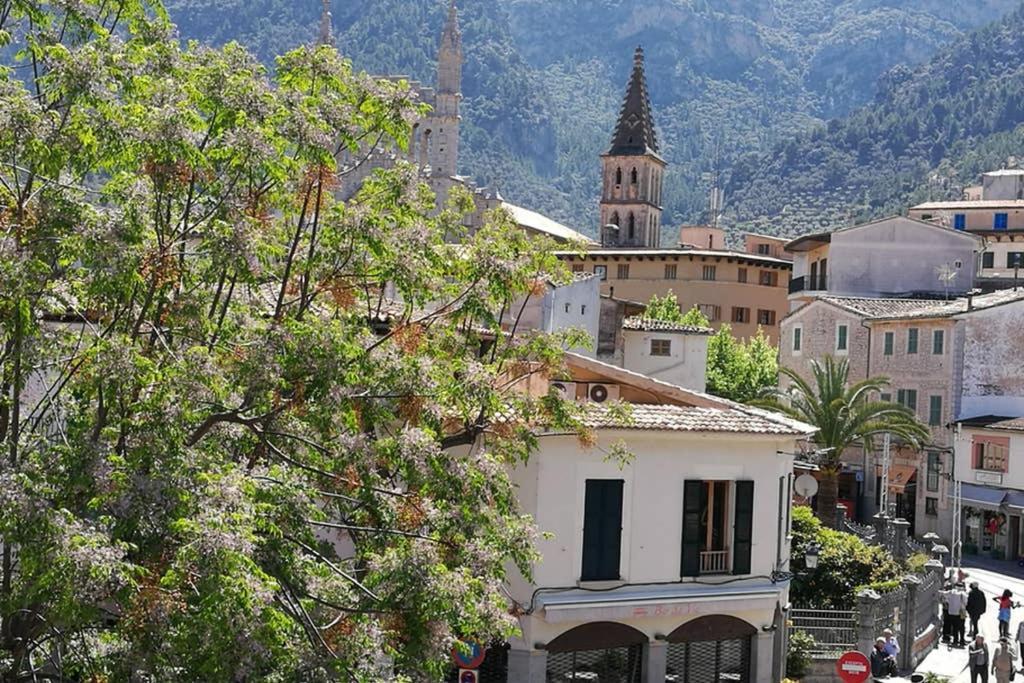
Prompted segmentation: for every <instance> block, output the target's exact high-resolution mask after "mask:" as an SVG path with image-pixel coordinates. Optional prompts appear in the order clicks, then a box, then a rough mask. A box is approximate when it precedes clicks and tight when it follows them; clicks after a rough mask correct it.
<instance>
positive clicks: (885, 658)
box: [868, 638, 896, 678]
mask: <svg viewBox="0 0 1024 683" xmlns="http://www.w3.org/2000/svg"><path fill="white" fill-rule="evenodd" d="M868 661H869V662H870V663H871V677H872V678H888V677H890V676H894V675H895V674H896V660H895V659H893V658H892V655H890V654H889V653H888V652H886V651H885V638H878V639H877V640H875V649H873V650H872V651H871V656H870V657H869V658H868Z"/></svg>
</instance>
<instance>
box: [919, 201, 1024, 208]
mask: <svg viewBox="0 0 1024 683" xmlns="http://www.w3.org/2000/svg"><path fill="white" fill-rule="evenodd" d="M1002 208H1007V209H1021V208H1024V199H965V200H963V201H958V202H957V201H954V202H925V203H924V204H918V205H917V206H912V207H910V210H911V211H942V210H946V211H953V210H956V209H1002Z"/></svg>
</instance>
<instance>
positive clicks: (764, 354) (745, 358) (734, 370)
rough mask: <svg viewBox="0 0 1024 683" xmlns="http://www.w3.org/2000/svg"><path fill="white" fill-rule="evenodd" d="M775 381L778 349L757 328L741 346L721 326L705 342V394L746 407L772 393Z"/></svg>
mask: <svg viewBox="0 0 1024 683" xmlns="http://www.w3.org/2000/svg"><path fill="white" fill-rule="evenodd" d="M778 378H779V362H778V348H777V347H774V346H772V344H771V342H770V341H769V340H768V337H767V336H765V334H764V330H762V329H761V328H758V330H757V334H756V335H755V336H754V337H752V338H751V339H750V340H749V341H747V342H746V343H744V342H741V341H739V340H737V339H736V338H735V337H733V336H732V328H731V327H730V326H729V325H722V326H721V327H720V328H719V330H718V332H716V333H715V334H714V335H713V336H712V337H711V339H709V340H708V371H707V382H708V392H710V393H712V394H715V395H716V396H721V397H723V398H728V399H732V400H734V401H739V402H741V403H749V402H751V401H754V400H756V399H759V398H761V397H763V396H764V395H765V392H766V391H770V390H772V389H774V388H775V387H776V386H777V384H778Z"/></svg>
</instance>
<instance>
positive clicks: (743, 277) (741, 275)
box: [736, 268, 747, 282]
mask: <svg viewBox="0 0 1024 683" xmlns="http://www.w3.org/2000/svg"><path fill="white" fill-rule="evenodd" d="M736 281H737V282H746V281H747V269H746V268H740V269H739V270H738V271H736Z"/></svg>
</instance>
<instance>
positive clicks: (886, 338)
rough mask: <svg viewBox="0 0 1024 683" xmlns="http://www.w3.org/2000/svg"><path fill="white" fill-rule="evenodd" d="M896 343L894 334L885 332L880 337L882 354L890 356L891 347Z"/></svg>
mask: <svg viewBox="0 0 1024 683" xmlns="http://www.w3.org/2000/svg"><path fill="white" fill-rule="evenodd" d="M895 343H896V334H895V333H893V332H886V333H885V334H884V335H882V353H883V354H884V355H886V356H891V355H892V347H893V345H894V344H895Z"/></svg>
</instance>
